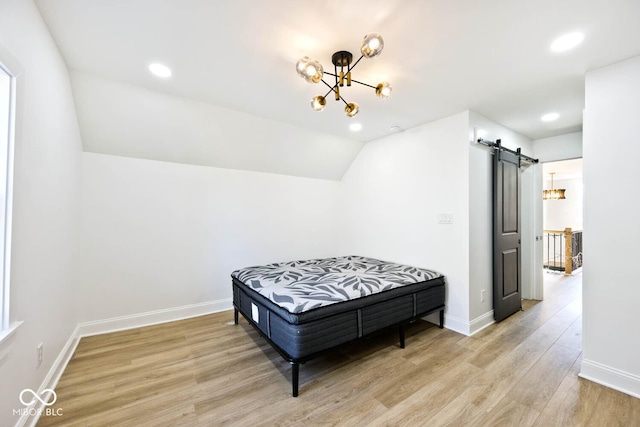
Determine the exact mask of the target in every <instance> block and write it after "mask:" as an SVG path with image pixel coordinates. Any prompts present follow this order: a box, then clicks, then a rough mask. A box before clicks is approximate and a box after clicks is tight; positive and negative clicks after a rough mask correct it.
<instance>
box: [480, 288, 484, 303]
mask: <svg viewBox="0 0 640 427" xmlns="http://www.w3.org/2000/svg"><path fill="white" fill-rule="evenodd" d="M480 302H484V289H483V290H481V291H480Z"/></svg>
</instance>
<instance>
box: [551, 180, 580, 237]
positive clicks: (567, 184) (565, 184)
mask: <svg viewBox="0 0 640 427" xmlns="http://www.w3.org/2000/svg"><path fill="white" fill-rule="evenodd" d="M545 178H548V176H547V177H545ZM582 187H583V186H582V179H554V180H553V188H564V189H565V190H566V191H565V197H566V199H564V200H545V201H544V202H543V204H542V206H543V215H544V228H545V230H564V229H565V228H566V227H571V229H573V230H582V197H583V195H582ZM544 188H545V189H547V188H551V179H547V180H545V183H544Z"/></svg>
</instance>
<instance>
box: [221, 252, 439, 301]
mask: <svg viewBox="0 0 640 427" xmlns="http://www.w3.org/2000/svg"><path fill="white" fill-rule="evenodd" d="M231 276H232V277H234V278H236V279H238V280H240V281H241V282H242V283H244V284H245V285H246V286H247V287H249V288H251V289H253V290H254V291H256V292H258V293H259V294H260V295H262V296H264V297H265V298H267V299H269V300H270V301H271V302H273V303H274V304H276V305H278V306H279V307H281V308H283V309H285V310H287V311H288V312H289V313H303V312H306V311H309V310H313V309H316V308H320V307H324V306H328V305H331V304H335V303H339V302H344V301H350V300H354V299H357V298H362V297H366V296H369V295H373V294H376V293H380V292H385V291H388V290H391V289H395V288H399V287H402V286H406V285H411V284H415V283H420V282H425V281H428V280H432V279H435V278H438V277H443V276H442V274H440V273H437V272H435V271H432V270H427V269H424V268H417V267H412V266H409V265H404V264H397V263H393V262H387V261H380V260H377V259H373V258H366V257H362V256H354V255H351V256H342V257H335V258H323V259H312V260H305V261H290V262H279V263H274V264H268V265H264V266H255V267H247V268H243V269H240V270H236V271H234V272H233V273H232V274H231Z"/></svg>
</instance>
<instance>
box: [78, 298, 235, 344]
mask: <svg viewBox="0 0 640 427" xmlns="http://www.w3.org/2000/svg"><path fill="white" fill-rule="evenodd" d="M231 308H233V303H232V300H231V298H226V299H222V300H217V301H208V302H203V303H199V304H190V305H184V306H182V307H172V308H165V309H162V310H154V311H148V312H146V313H138V314H131V315H129V316H120V317H113V318H111V319H103V320H95V321H93V322H84V323H80V324H79V325H78V326H79V328H80V337H88V336H91V335H100V334H107V333H109V332H117V331H124V330H127V329H133V328H141V327H143V326H150V325H157V324H159V323H166V322H173V321H176V320H182V319H188V318H191V317H197V316H203V315H205V314H211V313H217V312H219V311H225V310H230V309H231Z"/></svg>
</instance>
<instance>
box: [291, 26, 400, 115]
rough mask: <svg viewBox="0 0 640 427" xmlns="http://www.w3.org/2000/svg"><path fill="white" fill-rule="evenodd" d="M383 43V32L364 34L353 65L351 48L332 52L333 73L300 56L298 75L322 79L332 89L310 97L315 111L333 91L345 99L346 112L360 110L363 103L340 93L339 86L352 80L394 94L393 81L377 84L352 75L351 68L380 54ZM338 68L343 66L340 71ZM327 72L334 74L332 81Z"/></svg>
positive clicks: (381, 94) (386, 94) (314, 80)
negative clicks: (345, 97) (357, 56)
mask: <svg viewBox="0 0 640 427" xmlns="http://www.w3.org/2000/svg"><path fill="white" fill-rule="evenodd" d="M383 47H384V41H383V40H382V36H381V35H380V34H376V33H370V34H367V35H366V36H364V40H362V46H361V47H360V53H362V55H361V56H360V58H359V59H358V60H357V61H356V62H355V63H354V64H353V65H351V63H352V62H353V55H352V54H351V52H347V51H346V50H341V51H338V52H336V53H334V54H333V55H332V56H331V62H332V63H333V71H334V72H333V73H330V72H328V71H324V69H323V68H322V64H320V62H318V61H316V60H314V59H311V58H309V57H308V56H305V57H303V58H301V59H300V60H299V61H298V62H297V63H296V71H297V72H298V75H299V76H300V77H302V78H303V79H305V80H306V81H307V82H308V83H318V82H322V83H324V84H325V85H326V86H327V87H328V88H329V91H328V92H327V93H326V94H325V95H324V96H323V95H318V96H314V97H313V98H311V108H313V110H314V111H322V110H324V108H325V107H326V106H327V96H329V94H330V93H331V92H333V93H334V95H335V99H336V101H342V102H344V103H345V107H344V112H345V113H346V115H347V116H349V117H353V116H355V115H356V114H358V111H360V106H359V105H358V104H357V103H355V102H347V101H345V99H344V98H343V97H342V95H341V93H340V88H341V87H344V85H345V81H346V85H347V87H349V86H351V83H358V84H360V85H363V86H367V87H370V88H372V89H375V91H376V95H377V96H378V97H379V98H381V99H384V98H387V97H389V95H390V94H391V85H390V84H389V82H382V83H379V84H378V85H376V86H372V85H370V84H367V83H363V82H360V81H358V80H355V79H353V78H352V77H351V70H353V69H354V68H355V67H356V65H358V63H359V62H360V60H361V59H362V58H367V59H371V58H375V57H376V56H378V55H380V53H381V52H382V48H383ZM338 68H339V69H340V70H339V72H338ZM345 68H346V70H345ZM345 71H346V72H345ZM325 74H326V75H328V76H333V77H334V83H333V84H329V83H327V82H326V81H325V80H324V79H323V78H322V77H323V75H325Z"/></svg>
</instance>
